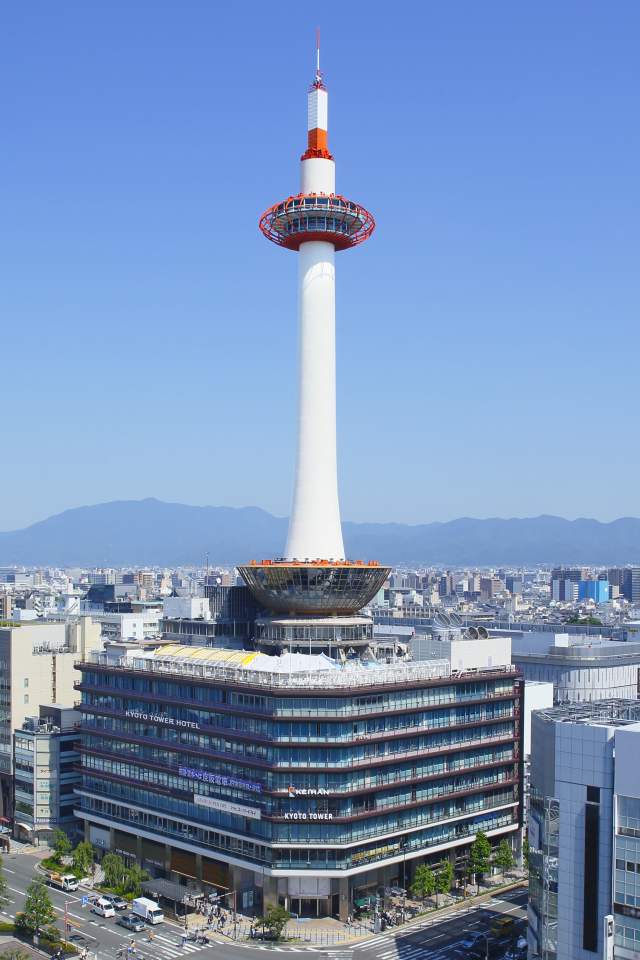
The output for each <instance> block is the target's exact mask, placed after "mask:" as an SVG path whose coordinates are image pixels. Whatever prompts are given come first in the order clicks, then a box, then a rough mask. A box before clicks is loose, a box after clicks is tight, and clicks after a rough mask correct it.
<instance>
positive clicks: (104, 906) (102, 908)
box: [91, 897, 116, 917]
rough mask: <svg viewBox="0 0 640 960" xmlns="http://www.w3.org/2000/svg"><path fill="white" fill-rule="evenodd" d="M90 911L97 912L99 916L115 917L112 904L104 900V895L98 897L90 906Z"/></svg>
mask: <svg viewBox="0 0 640 960" xmlns="http://www.w3.org/2000/svg"><path fill="white" fill-rule="evenodd" d="M91 913H97V914H98V916H99V917H115V915H116V912H115V910H114V909H113V904H111V903H109V901H108V900H105V898H104V897H98V899H97V900H96V901H95V903H94V904H93V906H92V907H91Z"/></svg>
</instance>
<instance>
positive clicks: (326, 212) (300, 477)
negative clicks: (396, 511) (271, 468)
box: [239, 47, 389, 616]
mask: <svg viewBox="0 0 640 960" xmlns="http://www.w3.org/2000/svg"><path fill="white" fill-rule="evenodd" d="M307 117H308V120H307V149H306V151H305V152H304V153H303V155H302V158H301V164H300V166H301V177H300V180H301V183H300V192H299V193H297V194H295V195H294V196H290V197H289V198H288V199H286V200H282V201H281V202H279V203H276V204H275V205H274V206H273V207H270V208H269V209H268V210H267V211H266V213H264V214H263V215H262V217H261V218H260V229H261V230H262V232H263V234H264V235H265V236H266V237H267V238H268V239H269V240H271V241H273V243H277V244H278V245H279V246H281V247H285V248H286V249H287V250H293V251H294V252H296V253H297V255H298V314H299V327H300V333H299V336H300V352H299V364H300V370H299V400H298V402H299V415H298V455H297V467H296V478H295V487H294V495H293V508H292V512H291V519H290V522H289V535H288V538H287V545H286V549H285V556H284V558H282V559H278V560H263V561H261V562H255V561H252V562H251V564H249V565H247V566H244V567H240V568H239V569H240V572H241V574H242V577H243V578H244V580H245V582H246V583H247V586H248V587H249V588H250V590H251V591H252V593H253V594H254V596H255V598H256V600H257V601H258V602H259V603H260V604H261V606H263V607H267V608H269V609H270V610H273V611H276V612H280V613H291V614H298V615H299V614H312V615H314V614H315V615H317V614H323V613H324V614H329V615H334V616H336V615H349V614H353V613H354V612H355V611H357V610H359V609H360V608H361V607H363V606H365V605H366V604H367V603H369V601H370V600H371V599H372V598H373V596H374V595H375V594H376V592H377V591H378V590H379V589H380V587H381V586H382V584H383V583H384V581H385V579H386V577H387V575H388V572H389V568H388V567H381V566H380V565H379V564H378V563H377V562H375V561H370V562H368V563H364V562H363V561H348V560H347V559H345V550H344V544H343V540H342V527H341V524H340V506H339V502H338V470H337V458H336V341H335V258H336V252H339V251H341V250H348V249H349V248H350V247H355V246H357V245H358V244H360V243H363V241H365V240H367V239H368V238H369V237H370V236H371V234H372V232H373V229H374V226H375V223H374V219H373V217H372V216H371V214H370V213H369V212H368V211H367V210H365V209H364V207H362V206H361V205H360V204H358V203H354V202H353V201H352V200H348V199H347V198H346V197H343V196H341V195H340V194H339V193H336V188H335V161H334V159H333V156H332V155H331V153H330V152H329V144H328V134H327V131H328V95H327V90H326V87H325V85H324V82H323V79H322V74H321V73H320V50H319V47H318V51H317V64H316V75H315V80H314V82H313V84H312V86H311V89H310V90H309V94H308V111H307Z"/></svg>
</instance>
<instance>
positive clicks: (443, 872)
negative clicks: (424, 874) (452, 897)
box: [435, 860, 453, 906]
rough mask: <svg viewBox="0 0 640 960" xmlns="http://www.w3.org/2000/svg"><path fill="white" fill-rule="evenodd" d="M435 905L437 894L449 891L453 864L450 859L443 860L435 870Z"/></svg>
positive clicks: (451, 883) (451, 882)
mask: <svg viewBox="0 0 640 960" xmlns="http://www.w3.org/2000/svg"><path fill="white" fill-rule="evenodd" d="M435 879H436V906H438V895H439V894H441V893H442V894H445V893H449V891H450V890H451V887H452V885H453V864H452V863H451V861H450V860H443V862H442V863H441V864H440V865H439V866H438V869H437V871H436V877H435Z"/></svg>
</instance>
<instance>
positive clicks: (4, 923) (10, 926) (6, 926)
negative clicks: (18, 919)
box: [0, 920, 16, 933]
mask: <svg viewBox="0 0 640 960" xmlns="http://www.w3.org/2000/svg"><path fill="white" fill-rule="evenodd" d="M15 931H16V925H15V923H14V922H13V920H0V933H15Z"/></svg>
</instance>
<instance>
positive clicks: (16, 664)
mask: <svg viewBox="0 0 640 960" xmlns="http://www.w3.org/2000/svg"><path fill="white" fill-rule="evenodd" d="M101 645H102V644H101V640H100V627H99V626H98V625H97V624H95V623H93V622H92V620H91V618H90V617H79V618H78V619H77V620H73V621H69V622H67V623H50V622H45V621H37V622H30V623H23V624H20V625H19V626H10V627H0V802H1V806H2V809H1V810H0V815H2V816H3V817H5V818H7V819H9V818H10V817H11V816H12V814H13V734H14V731H15V730H18V729H20V728H21V727H22V724H23V723H24V721H25V720H26V719H27V717H31V716H33V712H34V709H37V708H38V707H39V705H40V704H41V703H57V704H60V705H62V706H68V707H71V706H73V703H74V700H75V693H74V681H75V679H76V674H75V672H74V663H75V661H76V660H80V659H84V658H85V657H86V656H88V655H89V654H90V653H91V651H92V650H98V649H100V648H101Z"/></svg>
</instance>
